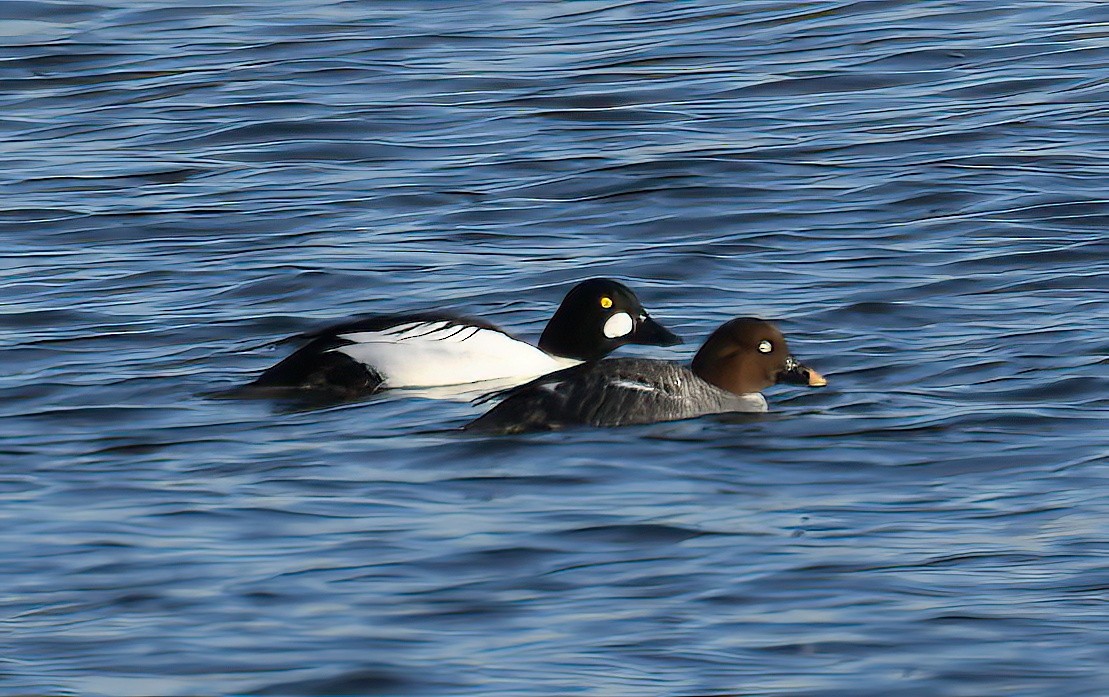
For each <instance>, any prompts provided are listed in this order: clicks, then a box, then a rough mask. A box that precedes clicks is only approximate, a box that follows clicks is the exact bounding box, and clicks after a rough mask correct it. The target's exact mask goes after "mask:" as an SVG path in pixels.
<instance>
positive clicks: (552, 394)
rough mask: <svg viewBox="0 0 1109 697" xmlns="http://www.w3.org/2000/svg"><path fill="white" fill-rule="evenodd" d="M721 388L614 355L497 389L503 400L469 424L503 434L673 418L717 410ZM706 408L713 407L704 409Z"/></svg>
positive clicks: (661, 365)
mask: <svg viewBox="0 0 1109 697" xmlns="http://www.w3.org/2000/svg"><path fill="white" fill-rule="evenodd" d="M713 392H720V390H716V388H713V387H712V386H711V385H708V384H707V383H705V382H704V381H702V380H701V379H700V378H698V377H697V376H695V375H694V374H693V373H692V371H690V370H689V369H688V368H686V367H684V366H681V365H678V364H677V363H669V362H666V361H655V360H649V359H644V358H611V359H606V360H602V361H597V362H594V363H587V364H583V365H580V366H575V367H573V368H569V369H567V370H561V371H558V372H556V373H551V374H549V375H544V376H543V377H541V378H538V379H536V380H532V381H531V382H529V383H527V384H524V385H521V386H519V387H516V388H513V389H510V390H505V391H502V392H501V393H495V394H494V395H491V396H488V397H489V398H496V397H501V398H503V400H502V401H501V402H500V404H498V405H497V406H496V407H494V408H493V409H491V410H490V411H489V412H488V413H486V414H485V415H483V416H481V417H479V418H478V419H476V420H475V421H473V422H471V423H470V424H469V425H468V426H467V427H466V428H467V429H473V430H481V431H493V432H501V433H518V432H522V431H532V430H546V429H554V428H560V427H564V426H568V425H573V424H588V425H592V426H621V425H626V424H641V423H653V422H656V421H672V420H674V419H684V418H689V417H691V416H698V415H700V414H702V413H711V412H712V411H717V410H718V409H717V407H718V405H717V403H716V402H711V403H706V402H705V401H704V399H703V397H704V396H705V395H709V394H711V393H713ZM706 407H711V408H710V409H709V410H708V411H705V408H706Z"/></svg>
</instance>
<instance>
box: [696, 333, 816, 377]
mask: <svg viewBox="0 0 1109 697" xmlns="http://www.w3.org/2000/svg"><path fill="white" fill-rule="evenodd" d="M692 367H693V372H694V373H696V374H697V376H698V377H699V378H701V379H702V380H704V381H706V382H709V383H712V384H713V385H716V386H717V387H719V388H721V389H723V390H727V391H729V392H734V393H735V394H750V393H752V392H759V391H761V390H763V389H765V388H767V387H770V386H771V385H774V384H776V383H778V382H789V383H793V384H795V385H808V386H809V387H823V386H824V385H826V384H828V381H827V380H825V379H824V377H823V376H822V375H821V374H820V373H818V372H816V371H815V370H813V369H812V368H809V367H807V366H805V365H802V364H801V363H799V362H798V361H797V359H796V358H794V357H793V355H792V354H790V352H789V346H788V345H786V338H785V337H784V336H782V333H781V332H780V331H778V328H777V327H775V326H774V325H773V324H771V323H769V322H764V321H763V320H761V319H756V318H754V317H739V318H736V319H733V320H731V321H730V322H725V323H724V324H723V325H721V326H720V327H719V328H718V329H717V330H716V331H714V332H713V333H712V335H710V336H709V338H708V339H707V340H706V341H705V343H704V345H703V346H701V348H700V350H699V351H697V355H696V356H694V357H693V366H692Z"/></svg>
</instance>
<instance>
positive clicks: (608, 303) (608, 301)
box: [601, 295, 612, 310]
mask: <svg viewBox="0 0 1109 697" xmlns="http://www.w3.org/2000/svg"><path fill="white" fill-rule="evenodd" d="M601 307H603V308H605V309H606V310H607V309H608V308H610V307H612V298H610V297H608V296H607V295H602V296H601Z"/></svg>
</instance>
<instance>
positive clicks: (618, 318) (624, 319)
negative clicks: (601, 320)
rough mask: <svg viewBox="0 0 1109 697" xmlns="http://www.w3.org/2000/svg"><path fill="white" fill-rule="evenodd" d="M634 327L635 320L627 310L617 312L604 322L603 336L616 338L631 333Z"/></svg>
mask: <svg viewBox="0 0 1109 697" xmlns="http://www.w3.org/2000/svg"><path fill="white" fill-rule="evenodd" d="M634 328H635V321H634V320H632V317H631V315H629V314H628V313H627V312H617V313H616V314H615V315H613V316H612V317H609V318H608V321H607V322H605V336H607V337H608V338H610V339H616V338H618V337H621V336H627V335H628V334H631V331H632V329H634Z"/></svg>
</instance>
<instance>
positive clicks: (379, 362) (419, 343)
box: [252, 313, 577, 395]
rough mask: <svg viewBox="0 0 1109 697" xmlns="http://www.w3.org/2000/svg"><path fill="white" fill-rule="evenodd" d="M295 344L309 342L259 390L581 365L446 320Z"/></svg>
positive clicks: (362, 387) (316, 335) (340, 330)
mask: <svg viewBox="0 0 1109 697" xmlns="http://www.w3.org/2000/svg"><path fill="white" fill-rule="evenodd" d="M294 338H299V339H307V340H309V341H308V343H307V344H305V345H304V346H302V347H301V348H299V349H298V350H297V351H295V352H294V353H293V354H292V355H290V356H289V357H288V358H286V359H285V360H283V361H281V362H280V363H278V364H277V365H275V366H273V367H272V368H270V369H269V370H267V371H265V372H264V373H263V374H262V375H261V376H260V377H259V378H258V379H257V380H256V381H255V382H254V383H253V385H252V387H255V388H267V387H273V388H287V387H289V386H295V387H297V388H299V389H309V390H314V391H325V392H334V393H337V394H339V395H341V394H346V393H350V394H351V395H359V394H365V393H369V392H373V391H376V390H378V389H384V388H389V387H429V386H438V385H460V384H465V383H470V382H480V381H485V380H500V379H511V378H516V379H518V380H519V381H520V382H523V381H526V380H529V379H531V378H533V377H536V376H538V375H543V374H544V373H549V372H551V371H554V370H559V369H560V368H565V367H566V366H568V365H574V364H575V363H576V362H577V361H572V360H570V359H564V358H559V357H556V356H551V355H549V354H547V353H545V352H544V351H542V350H540V349H538V348H536V347H534V346H532V345H531V344H528V343H526V342H523V341H520V340H519V339H516V338H514V337H512V336H510V335H509V334H507V333H505V332H504V331H502V330H501V329H499V328H497V327H496V326H494V325H492V324H490V323H488V322H485V321H483V320H478V319H472V318H468V317H458V316H455V315H450V314H446V313H420V314H411V315H380V316H374V317H364V318H361V319H358V320H354V321H351V322H345V323H343V324H339V325H335V326H332V327H328V328H326V329H323V330H319V331H314V332H308V333H305V334H301V335H299V336H298V337H294Z"/></svg>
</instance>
